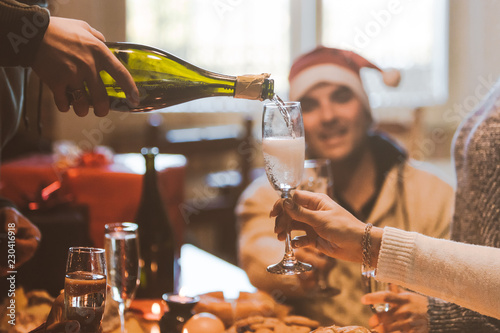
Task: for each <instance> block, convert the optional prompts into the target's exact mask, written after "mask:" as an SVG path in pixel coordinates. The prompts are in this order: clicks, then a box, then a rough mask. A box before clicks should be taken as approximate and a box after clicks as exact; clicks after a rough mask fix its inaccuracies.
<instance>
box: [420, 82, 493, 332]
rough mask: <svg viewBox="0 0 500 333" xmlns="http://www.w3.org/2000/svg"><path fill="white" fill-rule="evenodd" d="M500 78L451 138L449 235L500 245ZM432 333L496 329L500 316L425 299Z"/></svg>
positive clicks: (456, 238) (460, 240)
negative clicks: (452, 182)
mask: <svg viewBox="0 0 500 333" xmlns="http://www.w3.org/2000/svg"><path fill="white" fill-rule="evenodd" d="M499 103H500V81H498V82H497V84H496V85H495V87H494V88H493V89H492V92H491V93H490V95H489V96H488V97H487V98H486V99H485V100H484V102H483V103H482V104H481V105H480V106H479V107H478V108H477V110H476V111H475V112H474V113H472V114H471V115H470V116H469V117H468V118H467V119H465V120H464V122H463V123H462V125H461V127H460V128H459V130H458V131H457V135H456V137H455V140H454V147H455V155H454V158H455V165H456V173H457V191H456V198H455V200H456V201H455V213H454V216H453V224H452V234H451V239H452V240H455V241H459V242H465V243H469V244H476V245H487V246H493V247H500V107H499V105H500V104H499ZM428 314H429V319H430V331H431V332H474V333H480V332H500V321H499V320H496V319H492V318H489V317H486V316H482V315H480V314H478V313H476V312H473V311H470V310H467V309H464V308H461V307H459V306H457V305H455V304H452V303H445V302H442V301H440V300H437V299H432V298H431V299H429V309H428Z"/></svg>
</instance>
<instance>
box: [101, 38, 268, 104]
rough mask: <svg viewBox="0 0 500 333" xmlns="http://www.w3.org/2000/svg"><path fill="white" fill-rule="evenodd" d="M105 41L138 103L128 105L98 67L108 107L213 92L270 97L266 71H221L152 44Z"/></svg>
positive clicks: (188, 98) (178, 100) (183, 99)
mask: <svg viewBox="0 0 500 333" xmlns="http://www.w3.org/2000/svg"><path fill="white" fill-rule="evenodd" d="M106 45H107V46H108V47H109V49H110V50H111V52H113V54H114V55H115V56H116V57H117V58H118V59H119V60H120V61H121V63H122V64H123V65H124V66H125V67H126V68H127V69H128V71H129V72H130V74H132V77H133V78H134V81H135V83H136V85H137V88H138V89H139V95H140V96H139V98H140V103H139V105H138V106H135V107H133V106H131V105H130V104H129V103H127V99H126V96H125V93H124V92H123V90H122V89H121V87H120V86H118V84H117V83H116V81H115V80H114V79H113V78H112V77H111V76H110V75H109V74H108V73H106V72H105V71H102V72H101V73H100V74H101V78H102V80H103V82H104V85H105V86H106V90H107V93H108V96H109V98H110V109H111V110H115V111H125V112H145V111H152V110H156V109H161V108H165V107H168V106H172V105H176V104H180V103H184V102H188V101H192V100H195V99H199V98H205V97H213V96H230V97H235V98H245V99H255V100H265V99H272V98H273V97H274V80H272V79H269V74H260V75H242V76H229V75H223V74H218V73H214V72H210V71H207V70H204V69H201V68H199V67H196V66H194V65H192V64H190V63H188V62H186V61H184V60H182V59H179V58H177V57H175V56H173V55H171V54H169V53H167V52H165V51H162V50H159V49H156V48H153V47H149V46H145V45H139V44H131V43H119V42H108V43H106Z"/></svg>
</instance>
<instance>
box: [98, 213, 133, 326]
mask: <svg viewBox="0 0 500 333" xmlns="http://www.w3.org/2000/svg"><path fill="white" fill-rule="evenodd" d="M137 229H138V226H137V224H135V223H129V222H124V223H110V224H106V225H105V227H104V230H105V231H104V244H105V248H106V258H107V262H108V283H109V285H110V287H111V297H112V298H113V300H114V301H116V302H117V303H118V313H119V315H120V326H121V331H122V333H124V332H125V311H126V310H127V309H128V308H129V306H130V303H131V302H132V300H133V299H134V296H135V291H136V290H137V287H138V285H139V242H138V235H137Z"/></svg>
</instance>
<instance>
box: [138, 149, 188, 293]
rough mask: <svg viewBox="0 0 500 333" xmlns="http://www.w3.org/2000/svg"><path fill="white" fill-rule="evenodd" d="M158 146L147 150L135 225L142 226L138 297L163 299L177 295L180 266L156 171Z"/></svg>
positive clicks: (140, 233) (140, 230)
mask: <svg viewBox="0 0 500 333" xmlns="http://www.w3.org/2000/svg"><path fill="white" fill-rule="evenodd" d="M158 153H159V150H158V148H156V147H144V148H142V149H141V154H142V155H143V156H144V159H145V163H146V172H145V173H144V178H143V179H144V180H143V185H142V186H143V187H142V196H141V202H140V204H139V208H138V210H137V214H136V218H135V222H136V223H137V225H139V248H140V257H141V261H140V267H141V275H140V284H139V288H138V289H137V293H136V298H151V299H153V298H156V299H157V298H161V295H162V294H163V293H167V292H170V293H171V292H177V291H178V290H177V287H178V282H179V274H180V266H179V256H180V254H179V252H178V250H177V249H178V248H179V247H178V246H177V245H178V244H177V241H178V240H176V239H175V235H174V230H173V225H172V223H171V220H170V219H169V216H168V212H167V211H166V210H165V207H164V204H163V203H164V202H163V200H162V197H161V194H160V190H159V188H158V179H157V173H156V168H155V157H156V155H158Z"/></svg>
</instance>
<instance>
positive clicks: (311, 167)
mask: <svg viewBox="0 0 500 333" xmlns="http://www.w3.org/2000/svg"><path fill="white" fill-rule="evenodd" d="M299 189H301V190H304V191H310V192H315V193H324V194H327V195H328V196H329V197H330V198H333V175H332V169H331V163H330V160H328V159H324V158H318V159H309V160H306V161H305V162H304V177H303V180H302V183H301V184H300V186H299ZM318 252H319V251H318ZM318 255H320V256H323V257H324V258H325V260H326V261H325V264H324V266H323V267H321V268H320V267H316V272H314V277H315V279H316V287H315V289H314V290H312V293H311V294H310V296H311V297H333V296H335V295H338V294H339V293H340V290H339V289H337V288H334V287H331V286H329V285H328V275H329V274H330V271H331V269H332V268H333V266H334V265H335V259H333V258H330V257H328V256H326V255H324V254H322V253H318Z"/></svg>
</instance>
